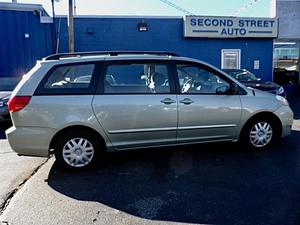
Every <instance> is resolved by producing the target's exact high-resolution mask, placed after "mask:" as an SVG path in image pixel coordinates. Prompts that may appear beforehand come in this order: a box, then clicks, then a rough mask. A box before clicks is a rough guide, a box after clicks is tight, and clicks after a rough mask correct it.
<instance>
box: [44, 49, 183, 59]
mask: <svg viewBox="0 0 300 225" xmlns="http://www.w3.org/2000/svg"><path fill="white" fill-rule="evenodd" d="M129 54H133V55H167V56H179V55H178V54H176V53H173V52H163V51H94V52H74V53H60V54H54V55H49V56H47V57H45V58H43V60H44V61H47V60H57V59H60V58H68V57H81V56H93V55H110V56H118V55H129Z"/></svg>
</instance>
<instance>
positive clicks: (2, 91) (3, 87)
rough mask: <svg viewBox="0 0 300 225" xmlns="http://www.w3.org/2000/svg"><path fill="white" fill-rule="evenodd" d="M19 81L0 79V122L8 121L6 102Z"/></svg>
mask: <svg viewBox="0 0 300 225" xmlns="http://www.w3.org/2000/svg"><path fill="white" fill-rule="evenodd" d="M19 81H20V78H18V77H0V122H4V121H9V120H10V115H9V110H8V100H9V98H10V95H11V93H12V91H13V90H14V89H15V87H16V86H17V84H18V83H19Z"/></svg>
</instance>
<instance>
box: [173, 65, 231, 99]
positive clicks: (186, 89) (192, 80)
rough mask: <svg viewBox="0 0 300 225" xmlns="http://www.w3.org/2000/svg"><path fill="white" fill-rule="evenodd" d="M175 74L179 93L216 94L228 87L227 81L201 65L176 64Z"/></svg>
mask: <svg viewBox="0 0 300 225" xmlns="http://www.w3.org/2000/svg"><path fill="white" fill-rule="evenodd" d="M177 74H178V79H179V85H180V90H181V93H186V94H188V93H193V94H217V93H218V90H221V89H222V90H223V89H224V90H226V89H229V88H230V84H229V83H228V82H227V81H224V80H223V79H222V78H221V77H219V76H218V75H217V74H215V73H213V72H211V71H210V70H207V69H206V68H204V67H203V68H202V67H201V66H197V65H192V64H177Z"/></svg>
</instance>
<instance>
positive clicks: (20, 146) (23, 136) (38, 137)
mask: <svg viewBox="0 0 300 225" xmlns="http://www.w3.org/2000/svg"><path fill="white" fill-rule="evenodd" d="M55 132H56V130H55V129H51V128H43V127H14V126H13V127H11V128H9V129H8V130H6V132H5V133H6V136H7V139H8V142H9V144H10V146H11V148H12V150H13V151H15V152H16V153H18V154H19V155H26V156H40V157H48V156H49V146H50V142H51V140H52V138H53V136H54V134H55Z"/></svg>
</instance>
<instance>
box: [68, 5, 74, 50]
mask: <svg viewBox="0 0 300 225" xmlns="http://www.w3.org/2000/svg"><path fill="white" fill-rule="evenodd" d="M68 31H69V52H74V17H73V0H69V16H68Z"/></svg>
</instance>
